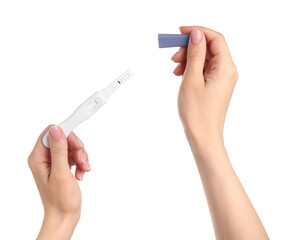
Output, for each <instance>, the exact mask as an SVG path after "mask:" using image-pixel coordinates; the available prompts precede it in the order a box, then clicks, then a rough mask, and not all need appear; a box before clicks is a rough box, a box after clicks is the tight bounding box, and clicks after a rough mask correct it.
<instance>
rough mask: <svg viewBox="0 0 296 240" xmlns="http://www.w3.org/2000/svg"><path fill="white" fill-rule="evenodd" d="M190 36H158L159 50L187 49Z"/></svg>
mask: <svg viewBox="0 0 296 240" xmlns="http://www.w3.org/2000/svg"><path fill="white" fill-rule="evenodd" d="M189 38H190V34H158V45H159V48H169V47H186V46H188V42H189Z"/></svg>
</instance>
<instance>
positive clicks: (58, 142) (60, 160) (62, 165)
mask: <svg viewBox="0 0 296 240" xmlns="http://www.w3.org/2000/svg"><path fill="white" fill-rule="evenodd" d="M48 139H49V146H50V155H51V169H52V170H53V171H56V170H59V171H63V170H65V169H69V164H68V143H67V139H66V136H65V134H64V132H63V130H62V129H61V128H60V127H58V126H52V127H50V129H49V134H48Z"/></svg>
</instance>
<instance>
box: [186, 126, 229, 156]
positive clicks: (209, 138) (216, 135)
mask: <svg viewBox="0 0 296 240" xmlns="http://www.w3.org/2000/svg"><path fill="white" fill-rule="evenodd" d="M184 132H185V135H186V137H187V140H188V142H189V145H190V147H191V149H192V152H193V154H194V155H195V156H196V157H198V156H203V155H206V154H210V153H211V152H212V151H214V150H215V149H217V148H219V149H221V148H224V137H223V130H222V131H220V130H217V129H216V130H215V129H203V130H202V131H200V130H197V129H188V128H186V127H185V128H184Z"/></svg>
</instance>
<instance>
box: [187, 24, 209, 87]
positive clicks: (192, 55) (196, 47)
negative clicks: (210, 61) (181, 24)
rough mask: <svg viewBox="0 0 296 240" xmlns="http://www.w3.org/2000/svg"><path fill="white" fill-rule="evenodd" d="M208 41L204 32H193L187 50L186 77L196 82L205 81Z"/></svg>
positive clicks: (196, 30)
mask: <svg viewBox="0 0 296 240" xmlns="http://www.w3.org/2000/svg"><path fill="white" fill-rule="evenodd" d="M206 49H207V48H206V39H205V35H204V33H203V32H202V31H200V30H198V29H195V30H193V31H192V32H191V35H190V40H189V43H188V49H187V66H186V71H185V74H184V77H185V76H186V77H187V78H186V79H191V80H194V81H196V80H197V78H198V79H200V81H202V82H203V81H204V79H203V68H204V64H205V58H206Z"/></svg>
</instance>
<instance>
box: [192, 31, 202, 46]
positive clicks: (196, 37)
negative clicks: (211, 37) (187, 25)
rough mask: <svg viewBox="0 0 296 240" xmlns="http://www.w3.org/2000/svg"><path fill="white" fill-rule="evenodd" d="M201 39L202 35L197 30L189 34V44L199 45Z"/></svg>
mask: <svg viewBox="0 0 296 240" xmlns="http://www.w3.org/2000/svg"><path fill="white" fill-rule="evenodd" d="M201 38H202V34H201V31H199V30H198V29H195V30H193V31H192V32H191V42H192V43H193V44H198V43H200V41H201Z"/></svg>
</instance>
